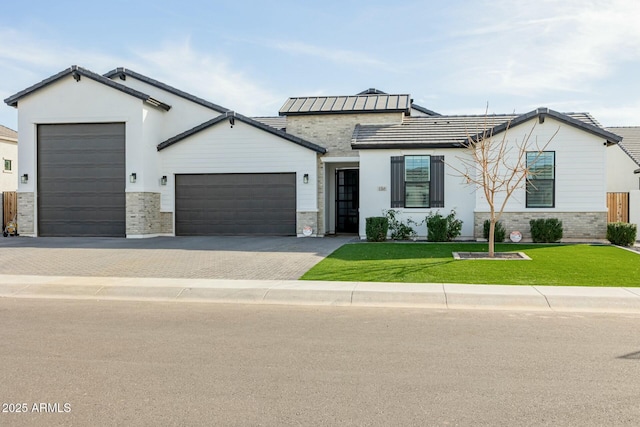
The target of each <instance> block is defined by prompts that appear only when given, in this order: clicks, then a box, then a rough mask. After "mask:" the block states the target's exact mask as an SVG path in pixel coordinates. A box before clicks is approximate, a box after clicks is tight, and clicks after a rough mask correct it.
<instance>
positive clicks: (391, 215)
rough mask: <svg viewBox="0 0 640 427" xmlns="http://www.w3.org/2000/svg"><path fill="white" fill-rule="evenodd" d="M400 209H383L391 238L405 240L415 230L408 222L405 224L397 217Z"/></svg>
mask: <svg viewBox="0 0 640 427" xmlns="http://www.w3.org/2000/svg"><path fill="white" fill-rule="evenodd" d="M399 214H400V211H397V210H395V209H388V210H386V211H385V215H386V218H387V220H388V221H389V231H390V232H391V238H392V239H393V240H407V239H408V238H409V237H411V236H413V235H414V234H415V230H414V229H413V227H411V226H410V225H409V224H405V223H404V222H402V221H401V220H399V219H398V215H399Z"/></svg>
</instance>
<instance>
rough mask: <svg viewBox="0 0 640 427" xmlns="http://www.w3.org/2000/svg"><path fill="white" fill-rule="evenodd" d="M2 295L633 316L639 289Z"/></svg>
mask: <svg viewBox="0 0 640 427" xmlns="http://www.w3.org/2000/svg"><path fill="white" fill-rule="evenodd" d="M0 297H6V298H61V299H92V300H133V301H165V302H180V301H183V302H209V303H238V304H288V305H336V306H375V307H423V308H435V309H487V310H535V311H573V312H612V313H616V312H617V313H639V314H640V288H594V287H573V286H557V287H555V286H510V285H504V286H498V285H465V284H449V283H426V284H425V283H415V284H412V283H371V282H320V281H291V280H216V279H167V278H118V277H78V276H73V277H71V276H68V277H67V276H26V275H0Z"/></svg>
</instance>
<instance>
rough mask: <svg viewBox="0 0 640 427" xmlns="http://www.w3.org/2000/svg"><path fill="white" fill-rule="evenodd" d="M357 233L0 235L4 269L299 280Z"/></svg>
mask: <svg viewBox="0 0 640 427" xmlns="http://www.w3.org/2000/svg"><path fill="white" fill-rule="evenodd" d="M355 239H356V238H355V237H354V236H336V237H324V238H297V237H239V236H221V237H154V238H149V239H116V238H82V237H60V238H55V237H48V238H46V237H39V238H29V237H7V238H0V260H2V270H0V271H2V274H17V275H44V276H95V277H150V278H153V277H158V278H207V279H245V280H296V279H298V278H300V276H302V275H303V274H304V273H305V272H306V271H307V270H308V269H310V268H311V267H313V266H314V265H315V264H317V263H318V262H320V261H321V260H322V259H323V258H324V257H326V256H327V255H329V254H330V253H332V252H333V251H334V250H336V249H337V248H339V247H340V246H342V245H343V244H345V243H348V242H350V241H354V240H355Z"/></svg>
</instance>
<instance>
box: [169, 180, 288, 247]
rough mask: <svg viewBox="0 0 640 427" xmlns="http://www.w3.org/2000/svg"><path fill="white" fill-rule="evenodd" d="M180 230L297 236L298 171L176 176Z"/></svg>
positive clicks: (187, 232)
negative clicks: (296, 172)
mask: <svg viewBox="0 0 640 427" xmlns="http://www.w3.org/2000/svg"><path fill="white" fill-rule="evenodd" d="M175 178H176V179H175V191H176V193H175V194H176V199H175V215H176V216H175V230H176V235H181V236H194V235H295V234H296V174H295V173H237V174H234V173H227V174H184V175H176V177H175Z"/></svg>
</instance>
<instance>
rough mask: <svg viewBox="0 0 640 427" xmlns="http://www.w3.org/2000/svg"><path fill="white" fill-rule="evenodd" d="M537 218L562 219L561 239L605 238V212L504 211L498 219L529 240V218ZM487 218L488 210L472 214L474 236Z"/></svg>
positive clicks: (479, 231) (480, 234) (585, 239)
mask: <svg viewBox="0 0 640 427" xmlns="http://www.w3.org/2000/svg"><path fill="white" fill-rule="evenodd" d="M539 218H557V219H559V220H560V221H562V227H563V237H562V240H563V241H572V240H574V241H592V240H602V239H606V238H607V213H606V212H505V213H503V214H502V217H501V218H500V221H501V222H502V224H503V225H504V226H505V229H506V230H507V237H508V233H510V232H512V231H514V230H518V231H519V232H521V233H522V240H523V241H528V242H530V241H531V231H530V226H529V220H531V219H539ZM487 219H489V213H488V212H476V213H475V214H474V237H475V238H476V239H482V238H483V236H482V227H483V224H484V221H485V220H487Z"/></svg>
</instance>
